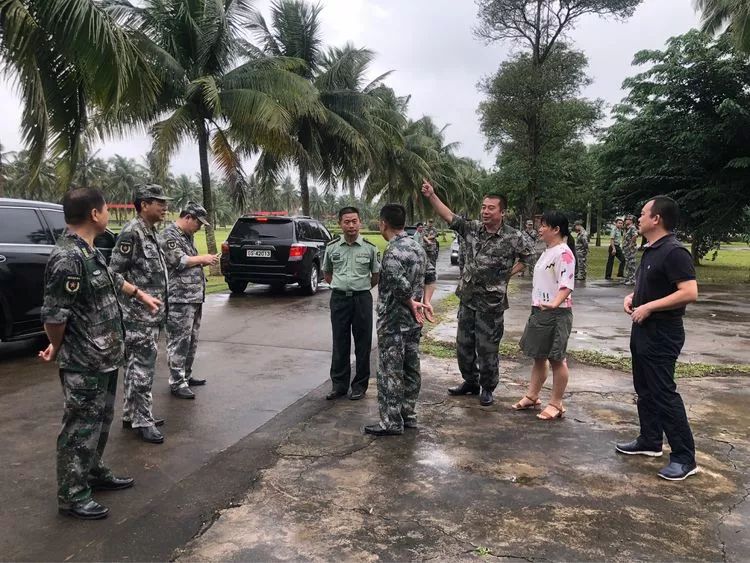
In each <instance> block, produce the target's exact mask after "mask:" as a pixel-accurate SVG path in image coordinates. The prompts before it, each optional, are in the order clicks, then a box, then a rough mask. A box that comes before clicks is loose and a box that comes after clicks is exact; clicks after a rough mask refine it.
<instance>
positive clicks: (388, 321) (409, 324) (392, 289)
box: [376, 232, 429, 334]
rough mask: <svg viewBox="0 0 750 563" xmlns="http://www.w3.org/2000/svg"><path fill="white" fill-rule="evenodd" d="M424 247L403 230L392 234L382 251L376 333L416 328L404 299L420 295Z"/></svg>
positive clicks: (423, 272) (390, 332) (417, 326)
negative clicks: (394, 234)
mask: <svg viewBox="0 0 750 563" xmlns="http://www.w3.org/2000/svg"><path fill="white" fill-rule="evenodd" d="M428 262H429V260H427V255H426V254H425V252H424V249H423V248H422V247H421V246H420V245H419V243H418V242H416V241H415V240H414V239H413V238H411V237H410V236H409V235H407V234H406V233H405V232H402V233H399V234H397V235H396V236H395V237H393V238H392V239H391V240H390V241H389V243H388V246H387V247H386V249H385V252H383V261H382V263H381V264H380V281H379V282H378V304H377V308H376V310H377V314H378V321H377V327H378V334H393V333H398V332H406V331H410V330H414V329H416V328H419V324H418V323H417V321H416V320H415V319H414V316H413V315H412V314H411V310H410V309H409V306H408V305H407V304H406V303H405V302H406V301H407V300H408V299H410V298H411V299H417V300H420V299H422V294H423V292H424V278H425V274H426V272H427V264H428Z"/></svg>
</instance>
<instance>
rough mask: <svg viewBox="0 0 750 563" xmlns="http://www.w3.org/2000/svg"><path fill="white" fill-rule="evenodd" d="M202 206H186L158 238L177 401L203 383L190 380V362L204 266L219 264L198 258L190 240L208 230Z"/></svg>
mask: <svg viewBox="0 0 750 563" xmlns="http://www.w3.org/2000/svg"><path fill="white" fill-rule="evenodd" d="M207 217H208V213H207V212H206V210H205V209H204V208H203V206H201V205H198V204H197V203H194V202H192V201H190V202H188V204H187V205H186V206H185V209H183V210H182V211H181V212H180V218H179V219H177V221H175V222H174V223H172V224H171V225H169V226H168V227H167V228H166V229H165V230H164V233H162V235H161V237H160V244H161V248H162V252H164V259H165V261H166V263H167V274H168V276H167V277H168V278H169V286H168V287H169V294H168V297H167V299H168V302H169V308H168V309H167V355H168V357H169V387H170V391H171V393H172V395H174V396H175V397H177V398H179V399H195V393H193V392H192V391H191V389H190V387H195V386H198V385H205V384H206V380H205V379H196V378H194V377H193V362H194V361H195V352H196V350H197V349H198V333H199V332H200V328H201V317H202V314H203V302H204V301H205V300H206V275H205V274H204V272H203V267H204V266H211V265H213V264H216V263H217V262H218V261H219V257H218V256H215V255H213V254H202V255H198V249H197V248H195V242H194V240H193V237H194V236H195V233H197V232H198V231H200V229H201V227H202V226H203V225H206V226H208V225H209V223H208V219H207Z"/></svg>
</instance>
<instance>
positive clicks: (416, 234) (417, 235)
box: [413, 223, 424, 244]
mask: <svg viewBox="0 0 750 563" xmlns="http://www.w3.org/2000/svg"><path fill="white" fill-rule="evenodd" d="M423 233H424V224H423V223H417V230H416V231H414V235H413V237H414V240H415V241H417V242H418V243H419V244H422V235H423Z"/></svg>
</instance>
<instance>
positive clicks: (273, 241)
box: [221, 216, 332, 295]
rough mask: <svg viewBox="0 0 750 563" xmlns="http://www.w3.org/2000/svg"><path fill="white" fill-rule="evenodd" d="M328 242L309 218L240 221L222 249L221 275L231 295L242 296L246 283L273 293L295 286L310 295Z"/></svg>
mask: <svg viewBox="0 0 750 563" xmlns="http://www.w3.org/2000/svg"><path fill="white" fill-rule="evenodd" d="M331 238H332V237H331V233H329V232H328V229H326V228H325V226H323V224H322V223H321V222H319V221H316V220H315V219H311V218H310V217H266V216H248V217H240V218H239V219H238V220H237V222H236V223H235V224H234V227H233V228H232V231H231V232H230V233H229V238H227V240H226V242H224V243H223V244H222V245H221V273H222V274H223V275H224V279H225V280H226V282H227V284H228V285H229V289H230V290H231V291H232V293H243V292H244V291H245V288H247V284H248V283H249V282H252V283H260V284H270V285H271V286H272V287H273V288H275V289H281V288H283V287H284V286H285V285H286V284H290V283H297V284H299V286H300V287H301V288H302V289H303V291H304V292H305V293H307V294H308V295H313V294H314V293H315V292H316V291H317V290H318V284H319V283H320V282H321V281H322V279H323V267H322V266H323V257H324V254H325V246H326V244H327V243H329V242H330V241H331Z"/></svg>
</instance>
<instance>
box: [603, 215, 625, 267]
mask: <svg viewBox="0 0 750 563" xmlns="http://www.w3.org/2000/svg"><path fill="white" fill-rule="evenodd" d="M615 258H617V260H618V261H619V262H620V265H619V266H618V267H617V277H618V278H621V277H622V275H623V270H624V269H625V256H624V255H623V253H622V219H617V220H616V221H615V226H614V227H612V235H611V237H610V240H609V256H608V258H607V267H606V270H605V271H604V279H607V280H611V279H612V268H613V267H614V265H615Z"/></svg>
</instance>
